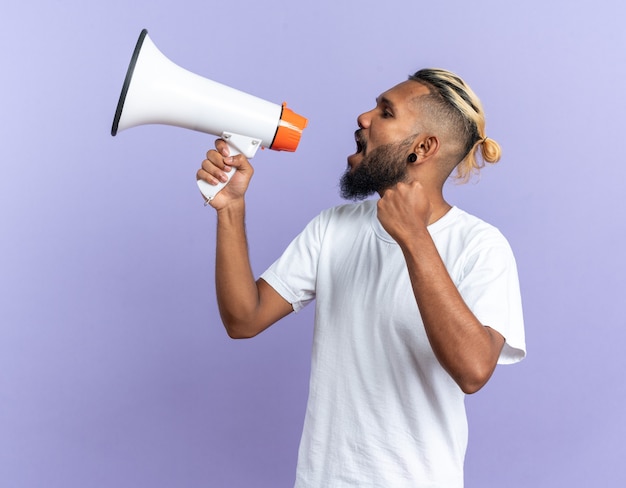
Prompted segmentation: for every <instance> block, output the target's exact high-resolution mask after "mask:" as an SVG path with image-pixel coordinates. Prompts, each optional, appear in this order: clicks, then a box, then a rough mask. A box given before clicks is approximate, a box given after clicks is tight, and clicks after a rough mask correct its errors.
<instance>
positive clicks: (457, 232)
mask: <svg viewBox="0 0 626 488" xmlns="http://www.w3.org/2000/svg"><path fill="white" fill-rule="evenodd" d="M444 219H445V221H444V222H442V223H441V225H440V226H439V227H438V228H437V229H436V230H437V231H438V232H440V233H442V234H448V236H449V237H451V238H454V239H459V240H461V241H463V242H464V245H466V246H467V245H471V244H475V245H478V244H480V245H482V246H488V245H494V244H497V243H501V244H502V245H505V246H508V242H507V240H506V238H505V237H504V235H503V234H502V232H500V230H499V229H498V228H497V227H496V226H495V225H493V224H491V223H489V222H487V221H485V220H483V219H482V218H480V217H477V216H476V215H473V214H471V213H469V212H466V211H465V210H462V209H460V208H458V207H452V209H451V210H450V212H449V213H448V214H447V215H446V216H445V217H444ZM444 219H442V220H444Z"/></svg>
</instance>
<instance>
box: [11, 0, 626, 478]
mask: <svg viewBox="0 0 626 488" xmlns="http://www.w3.org/2000/svg"><path fill="white" fill-rule="evenodd" d="M625 14H626V7H624V6H623V4H622V3H621V2H618V1H617V0H614V1H610V0H597V1H593V2H592V1H587V0H570V1H564V0H559V1H553V2H545V1H540V0H528V1H526V2H501V1H496V0H476V1H473V2H466V1H460V0H458V1H454V0H447V1H440V2H422V1H414V0H413V1H409V0H387V1H385V2H378V1H376V2H374V1H364V0H361V1H355V0H354V1H353V0H348V1H343V2H340V1H336V0H333V1H331V0H318V1H316V2H287V1H282V0H268V1H263V2H259V1H252V0H249V1H246V0H231V1H230V2H210V1H199V0H178V1H176V2H173V1H165V0H152V1H146V0H135V1H133V2H123V1H120V0H107V1H106V2H103V1H95V2H84V1H76V0H73V1H71V0H67V1H63V0H57V1H47V2H43V1H28V0H24V1H21V2H15V1H13V2H5V5H4V6H3V8H2V15H0V46H2V47H1V49H0V65H1V66H2V67H3V68H2V76H1V77H0V80H1V81H0V87H1V90H0V100H1V110H0V140H1V141H2V144H1V145H0V155H1V156H0V169H1V171H0V486H7V487H13V488H40V487H42V486H45V487H47V488H56V487H59V488H61V487H63V488H67V487H81V488H88V487H94V488H96V487H97V488H100V487H116V488H124V487H129V488H130V487H139V486H143V487H148V486H149V487H153V488H157V487H172V486H177V487H189V488H193V487H205V488H206V487H226V488H237V487H251V486H254V487H283V486H284V487H287V486H291V484H292V482H293V477H294V468H295V461H296V451H297V445H298V441H299V436H300V430H301V426H302V419H303V416H304V407H305V401H306V395H307V382H308V371H309V356H310V354H309V352H310V343H311V333H312V331H311V328H312V307H309V308H308V309H305V310H304V311H302V312H301V313H299V314H297V315H292V316H290V317H288V318H287V319H286V320H284V321H283V322H281V323H280V324H278V325H275V326H274V327H272V328H271V329H270V330H268V331H267V332H265V333H263V334H262V335H261V336H259V337H258V338H256V339H254V340H251V341H232V340H230V339H228V338H227V336H226V334H225V332H224V331H223V328H222V326H221V324H220V321H219V317H218V313H217V310H216V304H215V298H214V285H213V270H214V241H215V216H214V214H213V212H212V210H211V209H206V208H204V207H203V205H202V199H201V197H200V196H199V194H198V192H197V189H196V184H195V172H196V170H197V168H198V166H199V164H200V162H201V161H202V159H203V158H204V154H205V152H206V150H207V149H208V148H210V147H212V145H213V138H212V137H210V136H207V135H204V134H199V133H196V132H192V131H186V130H183V129H178V128H172V127H165V126H143V127H138V128H134V129H130V130H128V131H123V132H121V133H120V134H118V136H117V137H115V138H113V137H111V136H110V127H111V122H112V118H113V113H114V109H115V105H116V103H117V99H118V96H119V92H120V88H121V85H122V81H123V77H124V74H125V72H126V68H127V66H128V61H129V60H130V55H131V53H132V48H133V47H134V44H135V41H136V39H137V37H138V35H139V32H140V31H141V29H142V28H147V29H148V30H149V32H150V36H151V38H152V39H153V41H154V42H155V44H156V45H157V46H158V47H159V48H160V49H161V51H163V53H164V54H165V55H166V56H167V57H169V58H170V59H171V60H173V61H174V62H176V63H177V64H179V65H181V66H183V67H185V68H186V69H189V70H191V71H193V72H196V73H198V74H201V75H202V76H206V77H208V78H211V79H214V80H215V81H219V82H220V83H224V84H227V85H229V86H232V87H235V88H237V89H240V90H243V91H246V92H249V93H251V94H253V95H256V96H259V97H262V98H264V99H267V100H270V101H272V102H274V103H281V102H283V101H287V102H288V104H289V106H290V107H291V108H292V109H293V110H295V111H296V112H298V113H300V114H302V115H305V116H306V117H308V118H309V126H308V128H307V129H306V130H305V133H304V135H303V138H302V141H301V144H300V146H299V148H298V151H297V152H296V153H295V154H292V153H277V152H274V151H268V150H266V151H263V152H259V153H258V154H257V156H256V157H255V158H254V160H253V162H254V165H255V167H256V170H257V171H256V174H255V177H254V180H253V184H252V186H251V188H250V191H249V196H248V233H249V240H250V246H251V257H252V261H253V266H254V269H255V272H256V273H260V272H262V271H263V270H264V269H265V267H266V266H268V265H269V264H270V263H271V262H272V261H273V260H274V259H275V258H276V257H277V256H278V255H279V253H280V252H281V251H282V249H283V248H284V247H285V246H286V245H287V243H288V242H289V241H290V240H291V239H292V238H293V237H294V236H295V235H296V234H297V233H298V232H299V231H300V230H301V228H302V227H303V226H304V225H305V224H306V223H307V222H308V221H309V219H310V218H312V217H313V216H314V215H315V214H317V213H318V212H319V211H320V210H322V209H323V208H326V207H329V206H331V205H334V204H336V203H339V202H340V199H339V196H338V190H337V181H338V178H339V177H340V175H341V174H342V172H343V170H344V168H345V165H346V160H345V158H346V156H347V155H348V154H351V153H352V152H354V140H353V131H354V130H355V129H356V117H357V116H358V115H359V114H360V113H361V112H363V111H365V110H368V109H370V108H371V107H372V106H373V105H374V99H375V97H376V96H377V95H378V94H380V93H381V92H383V91H384V90H386V89H388V88H390V87H391V86H393V85H395V84H396V83H398V82H400V81H403V80H404V79H406V77H407V75H409V74H410V73H412V72H414V71H415V70H417V69H419V68H422V67H433V66H437V67H443V68H447V69H450V70H453V71H455V72H457V73H458V74H460V75H461V76H462V77H463V78H464V79H465V80H466V81H467V82H468V83H469V84H470V85H471V86H472V88H473V89H474V90H475V91H476V92H477V93H478V95H479V97H480V98H481V100H482V102H483V104H484V106H485V109H486V112H487V133H488V135H489V136H490V137H492V138H493V139H495V140H497V141H498V142H499V143H500V144H501V145H502V147H503V151H504V152H503V159H502V162H501V163H499V164H498V165H497V166H495V167H492V168H486V170H485V171H484V172H483V174H482V176H481V177H480V179H479V180H475V181H474V182H472V183H469V184H468V185H465V186H457V185H455V184H450V185H448V188H447V190H446V195H447V197H448V199H449V201H450V202H452V203H454V204H456V205H458V206H460V207H461V208H463V209H465V210H467V211H469V212H471V213H474V214H477V215H479V216H481V217H483V218H484V219H485V220H487V221H489V222H491V223H493V224H495V225H496V226H498V227H499V228H500V229H501V230H502V231H503V232H504V234H505V235H506V236H507V237H508V239H509V241H510V242H511V245H512V247H513V249H514V251H515V254H516V256H517V260H518V266H519V270H520V279H521V285H522V292H523V300H524V309H525V317H526V331H527V341H528V347H529V355H528V357H527V359H526V360H525V361H524V362H522V363H521V364H519V365H515V366H510V367H508V366H507V367H500V368H498V370H497V371H496V373H495V375H494V377H493V379H492V380H491V382H490V383H489V384H488V385H487V386H486V387H485V388H484V389H483V390H481V391H480V392H479V393H477V394H476V395H473V396H471V397H468V399H467V405H468V413H469V421H470V447H469V451H468V455H467V462H466V486H467V487H468V488H484V487H491V486H506V487H508V488H522V487H524V488H526V487H529V486H532V487H534V488H541V487H554V486H569V487H588V486H607V487H612V486H624V484H625V483H626V469H625V467H624V463H623V439H624V437H625V435H626V423H625V420H624V414H623V411H624V399H625V396H626V392H625V389H626V387H625V383H624V380H623V372H624V370H625V369H626V359H625V358H624V354H623V348H622V344H623V342H624V340H625V339H626V332H625V328H624V326H625V325H626V319H625V318H624V312H623V309H624V307H623V295H624V290H625V289H626V287H625V286H624V285H625V284H624V275H625V271H626V257H625V256H626V254H625V253H624V250H623V241H624V237H625V234H626V225H625V223H624V220H625V219H624V213H625V212H624V210H625V206H624V203H623V190H622V187H623V182H624V180H625V177H626V169H625V166H624V150H623V142H624V131H625V129H626V124H625V123H624V113H625V112H626V97H625V95H624V88H623V86H624V78H625V76H626V60H625V57H624V52H626V33H625V32H626V31H625V30H624V29H623V25H622V21H623V19H624V17H625Z"/></svg>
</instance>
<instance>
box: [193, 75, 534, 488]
mask: <svg viewBox="0 0 626 488" xmlns="http://www.w3.org/2000/svg"><path fill="white" fill-rule="evenodd" d="M358 125H359V130H357V131H356V133H355V137H356V143H357V152H356V153H355V154H353V155H351V156H350V157H349V158H348V165H349V167H348V169H347V170H346V173H345V174H344V176H343V177H342V180H341V189H342V195H343V196H344V197H346V198H348V199H352V200H362V199H363V198H365V197H366V196H369V195H371V194H374V193H378V194H379V195H380V199H378V200H365V201H361V202H358V203H352V204H346V205H342V206H338V207H336V208H331V209H328V210H326V211H324V212H322V213H321V214H320V215H319V216H318V217H317V218H315V219H314V220H313V221H312V222H311V223H309V225H308V226H307V227H306V228H305V229H304V230H303V232H302V233H301V234H300V235H299V236H298V237H296V238H295V240H294V241H293V242H292V243H291V244H290V245H289V247H288V248H287V249H286V251H285V252H284V254H283V255H282V257H281V258H280V259H278V260H277V261H276V262H275V263H274V264H273V265H272V266H271V267H270V268H269V269H268V270H267V271H266V272H265V273H264V274H263V275H262V276H261V278H260V279H258V280H255V279H254V277H253V275H252V272H251V268H250V264H249V259H248V252H247V242H246V235H245V229H244V213H245V199H244V196H245V192H246V189H247V187H248V184H249V181H250V178H251V177H252V173H253V169H252V167H251V166H250V163H249V162H248V161H247V160H246V159H245V158H244V157H242V156H236V157H234V158H232V157H229V156H228V149H227V146H226V145H225V143H224V142H223V141H217V143H216V148H217V151H213V150H212V151H209V152H208V153H207V159H205V160H204V161H203V162H202V169H200V170H199V171H198V174H197V177H198V178H200V179H203V180H205V181H207V182H208V183H211V184H215V183H216V182H217V181H218V180H224V175H225V173H226V172H228V171H236V173H235V174H234V175H233V177H232V179H231V181H230V183H229V184H228V185H227V186H226V187H225V188H224V189H223V190H222V191H221V192H219V193H218V194H217V195H216V197H215V198H214V199H213V200H211V202H210V204H211V205H212V206H213V207H214V208H215V209H216V211H217V220H218V224H217V263H216V274H217V282H216V285H217V298H218V304H219V308H220V313H221V316H222V320H223V322H224V325H225V327H226V329H227V331H228V334H229V335H230V336H231V337H235V338H244V337H252V336H254V335H256V334H258V333H260V332H261V331H263V330H264V329H266V328H267V327H269V326H270V325H272V324H273V323H275V322H276V321H277V320H279V319H281V318H282V317H284V316H286V315H287V314H289V313H291V312H292V311H294V310H295V311H298V310H299V309H301V308H302V307H303V306H304V305H306V304H307V303H309V302H310V301H312V300H313V299H316V319H315V332H314V343H313V351H312V368H311V379H310V391H309V401H308V406H307V411H306V418H305V424H304V430H303V435H302V440H301V444H300V450H299V458H298V468H297V475H296V487H298V488H304V487H307V488H308V487H311V488H312V487H316V488H322V487H324V488H328V487H380V488H383V487H384V488H390V487H394V488H402V487H407V488H408V487H411V488H416V487H424V488H425V487H446V488H456V487H461V486H463V460H464V455H465V450H466V446H467V421H466V415H465V408H464V395H465V394H468V393H474V392H476V391H478V390H479V389H480V388H481V387H482V386H483V385H484V384H485V383H486V382H487V381H488V379H489V378H490V376H491V374H492V373H493V371H494V369H495V367H496V364H497V363H513V362H516V361H519V360H521V359H522V358H523V357H524V355H525V340H524V330H523V321H522V309H521V300H520V294H519V284H518V277H517V270H516V266H515V261H514V258H513V255H512V253H511V250H510V247H509V245H508V243H507V241H506V240H505V238H504V237H503V236H502V235H501V234H500V232H499V231H498V230H497V229H495V228H494V227H492V226H490V225H489V224H486V223H485V222H483V221H481V220H479V219H478V218H476V217H473V216H471V215H469V214H467V213H465V212H463V211H462V210H460V209H458V208H456V207H453V206H451V205H450V204H448V203H447V202H446V201H445V200H444V198H443V193H442V188H443V185H444V182H445V181H446V179H447V178H448V177H449V175H450V174H451V172H452V171H453V170H454V169H455V168H456V169H457V174H458V176H459V177H461V178H468V177H469V176H471V173H472V172H473V171H476V170H478V168H480V166H481V164H479V162H478V159H477V156H479V157H480V159H482V160H483V161H486V162H490V163H495V162H497V161H498V160H499V158H500V148H499V146H498V144H497V143H496V142H495V141H493V140H492V139H489V138H487V137H486V136H485V121H484V114H483V111H482V108H481V104H480V101H479V100H478V98H477V97H476V95H475V94H474V93H473V92H472V91H471V90H470V88H469V87H468V86H467V85H466V84H465V83H464V82H463V81H462V80H461V79H460V78H458V77H457V76H456V75H454V74H452V73H450V72H448V71H444V70H438V69H427V70H421V71H418V72H417V73H415V75H413V76H412V77H410V78H409V80H407V81H405V82H403V83H400V84H399V85H397V86H395V87H393V88H391V89H390V90H388V91H386V92H385V93H383V94H382V95H380V96H379V97H378V98H377V100H376V106H375V107H374V108H373V109H372V110H370V111H369V112H365V113H363V114H361V115H360V116H359V117H358Z"/></svg>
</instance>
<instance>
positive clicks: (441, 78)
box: [409, 68, 501, 183]
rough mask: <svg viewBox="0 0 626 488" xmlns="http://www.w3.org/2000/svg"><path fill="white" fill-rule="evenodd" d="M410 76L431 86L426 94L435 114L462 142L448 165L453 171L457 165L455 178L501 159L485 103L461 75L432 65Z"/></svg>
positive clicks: (467, 177)
mask: <svg viewBox="0 0 626 488" xmlns="http://www.w3.org/2000/svg"><path fill="white" fill-rule="evenodd" d="M409 79H410V80H413V81H417V82H418V83H421V84H423V85H425V86H427V87H428V88H429V89H430V94H429V95H425V97H426V98H427V99H428V100H429V102H430V103H429V105H431V106H432V107H431V108H432V109H433V110H434V111H435V112H436V118H437V119H438V120H446V121H447V122H448V125H449V126H450V127H451V129H452V132H453V135H454V137H455V138H456V139H457V141H458V142H459V145H460V146H461V150H460V152H459V153H458V154H457V155H456V157H455V158H454V161H451V162H450V163H451V165H450V168H449V171H450V172H452V170H453V169H454V168H455V167H456V177H455V178H456V179H457V180H458V181H459V182H461V183H466V182H467V181H469V180H470V178H471V177H472V176H473V175H474V174H477V173H478V172H479V171H480V169H481V168H483V167H484V166H485V163H492V164H495V163H497V162H498V161H499V160H500V156H501V148H500V145H499V144H498V143H497V142H496V141H494V140H493V139H491V138H488V137H487V136H486V134H485V113H484V111H483V107H482V104H481V103H480V100H479V99H478V97H477V96H476V94H475V93H474V92H473V91H472V89H471V88H470V87H469V86H468V85H467V84H466V83H465V82H464V81H463V80H462V79H461V78H459V77H458V76H457V75H455V74H454V73H452V72H450V71H446V70H443V69H438V68H429V69H422V70H419V71H418V72H416V73H415V74H414V75H412V76H410V77H409ZM448 174H449V173H448ZM446 177H447V175H446Z"/></svg>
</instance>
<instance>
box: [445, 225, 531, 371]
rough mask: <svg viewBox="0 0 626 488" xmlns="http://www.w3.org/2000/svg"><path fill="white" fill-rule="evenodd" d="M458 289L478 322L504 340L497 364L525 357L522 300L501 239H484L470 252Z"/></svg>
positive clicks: (512, 260)
mask: <svg viewBox="0 0 626 488" xmlns="http://www.w3.org/2000/svg"><path fill="white" fill-rule="evenodd" d="M471 247H472V246H470V248H471ZM458 289H459V292H460V293H461V295H462V296H463V299H464V300H465V303H466V304H467V305H468V307H469V308H470V309H471V310H472V312H473V313H474V315H475V316H476V317H477V318H478V320H479V321H480V322H481V323H482V324H483V325H485V326H489V327H491V328H492V329H494V330H496V331H498V332H499V333H500V334H502V335H503V336H504V338H505V340H506V342H505V344H504V347H503V349H502V352H501V353H500V357H499V359H498V363H499V364H511V363H516V362H518V361H521V360H522V359H523V358H524V357H525V355H526V341H525V334H524V319H523V313H522V300H521V295H520V286H519V278H518V273H517V265H516V262H515V257H514V256H513V252H512V250H511V247H510V246H509V243H508V242H507V241H506V239H505V238H504V236H502V235H501V234H500V233H494V234H492V235H489V236H486V237H483V238H481V239H480V241H479V243H478V245H476V246H475V248H474V249H471V250H470V252H469V257H468V260H467V263H466V265H465V267H464V275H463V277H462V279H461V281H460V283H459V284H458Z"/></svg>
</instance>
